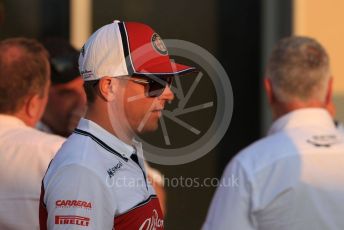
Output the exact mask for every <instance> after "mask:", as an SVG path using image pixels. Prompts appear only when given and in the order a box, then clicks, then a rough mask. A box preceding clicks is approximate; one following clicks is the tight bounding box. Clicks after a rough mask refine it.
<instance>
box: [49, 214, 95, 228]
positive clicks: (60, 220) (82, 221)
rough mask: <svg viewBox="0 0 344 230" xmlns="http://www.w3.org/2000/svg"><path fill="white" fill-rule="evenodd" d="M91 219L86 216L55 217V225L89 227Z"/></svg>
mask: <svg viewBox="0 0 344 230" xmlns="http://www.w3.org/2000/svg"><path fill="white" fill-rule="evenodd" d="M89 223H90V218H88V217H84V216H55V224H73V225H79V226H88V225H89Z"/></svg>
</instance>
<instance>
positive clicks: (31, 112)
mask: <svg viewBox="0 0 344 230" xmlns="http://www.w3.org/2000/svg"><path fill="white" fill-rule="evenodd" d="M41 101H42V98H41V97H40V96H39V95H38V94H34V95H31V96H29V97H28V98H27V103H26V104H25V113H26V115H27V116H28V117H29V118H30V119H32V118H35V117H37V114H38V113H39V112H40V111H41V106H42V103H41Z"/></svg>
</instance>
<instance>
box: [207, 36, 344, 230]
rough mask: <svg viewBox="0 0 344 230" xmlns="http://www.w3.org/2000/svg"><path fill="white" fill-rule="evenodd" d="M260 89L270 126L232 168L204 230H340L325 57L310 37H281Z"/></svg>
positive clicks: (343, 201)
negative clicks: (266, 103)
mask: <svg viewBox="0 0 344 230" xmlns="http://www.w3.org/2000/svg"><path fill="white" fill-rule="evenodd" d="M265 89H266V92H267V95H268V99H269V104H270V107H271V110H272V113H273V117H274V120H275V121H274V123H273V125H272V127H271V129H270V131H269V134H268V136H267V137H266V138H263V139H261V140H259V141H257V142H256V143H254V144H252V145H250V146H249V147H247V148H246V149H244V150H243V151H241V152H240V153H239V154H238V155H237V156H236V157H235V158H234V159H233V160H232V161H231V162H230V164H229V165H228V167H227V168H226V170H225V172H224V174H223V177H222V185H223V186H220V187H219V188H218V190H217V192H216V194H215V197H214V199H213V201H212V204H211V207H210V210H209V213H208V217H207V219H206V222H205V224H204V226H203V229H216V230H221V229H240V230H251V229H252V230H253V229H264V230H270V229H271V230H272V229H274V230H275V229H279V230H284V229H285V230H287V229H288V230H290V229H293V230H296V229H299V230H305V229H312V230H317V229H318V230H323V229H338V230H339V229H344V219H343V218H342V213H343V212H344V196H343V194H344V170H343V165H344V140H343V135H342V134H341V133H340V132H339V131H337V130H336V127H335V125H334V122H333V120H332V117H331V115H330V114H329V112H328V111H327V109H328V108H329V104H331V103H332V77H331V72H330V63H329V57H328V55H327V53H326V51H325V50H324V48H323V47H322V46H321V45H320V44H319V43H318V42H317V41H315V40H314V39H311V38H307V37H289V38H285V39H282V40H281V41H280V42H278V44H277V45H276V47H275V48H274V50H273V52H272V54H271V57H270V59H269V62H268V66H267V72H266V79H265ZM233 177H235V178H237V180H238V183H236V184H235V185H236V186H233V187H228V185H230V184H231V183H229V181H228V180H230V179H232V178H233ZM226 185H227V187H226Z"/></svg>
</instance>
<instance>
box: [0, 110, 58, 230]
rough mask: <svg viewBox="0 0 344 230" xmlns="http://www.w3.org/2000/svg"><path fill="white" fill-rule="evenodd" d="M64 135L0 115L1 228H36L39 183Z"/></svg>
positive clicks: (37, 226)
mask: <svg viewBox="0 0 344 230" xmlns="http://www.w3.org/2000/svg"><path fill="white" fill-rule="evenodd" d="M63 142H64V138H61V137H59V136H55V135H50V134H46V133H43V132H40V131H38V130H35V129H33V128H31V127H28V126H27V125H25V123H24V122H23V121H22V120H20V119H18V118H16V117H14V116H9V115H0V229H2V230H5V229H11V230H15V229H18V230H21V229H39V221H38V207H39V196H40V191H41V183H42V179H43V176H44V173H45V171H46V169H47V168H48V164H49V162H50V161H51V159H52V158H53V156H54V155H55V153H56V152H57V151H58V149H59V148H60V146H61V145H62V143H63Z"/></svg>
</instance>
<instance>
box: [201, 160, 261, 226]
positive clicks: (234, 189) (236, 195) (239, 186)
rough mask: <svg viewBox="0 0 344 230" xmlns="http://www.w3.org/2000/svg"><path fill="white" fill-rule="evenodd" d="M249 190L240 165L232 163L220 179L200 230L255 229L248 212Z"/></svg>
mask: <svg viewBox="0 0 344 230" xmlns="http://www.w3.org/2000/svg"><path fill="white" fill-rule="evenodd" d="M251 188H252V186H251V184H250V182H249V180H248V177H247V175H246V174H245V171H244V169H243V168H242V166H241V165H240V163H239V162H238V161H236V160H234V161H232V162H231V163H230V164H229V165H228V166H227V168H226V170H225V172H224V174H223V176H222V178H221V183H220V185H219V187H218V188H217V190H216V192H215V196H214V198H213V200H212V202H211V205H210V209H209V211H208V216H207V218H206V221H205V223H204V225H203V228H202V229H203V230H210V229H214V230H215V229H216V230H225V229H227V230H229V229H240V230H253V229H256V228H255V227H254V223H253V217H252V216H251V212H250V209H251V208H250V206H251V202H250V200H251V196H252V194H251V191H252V189H251Z"/></svg>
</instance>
